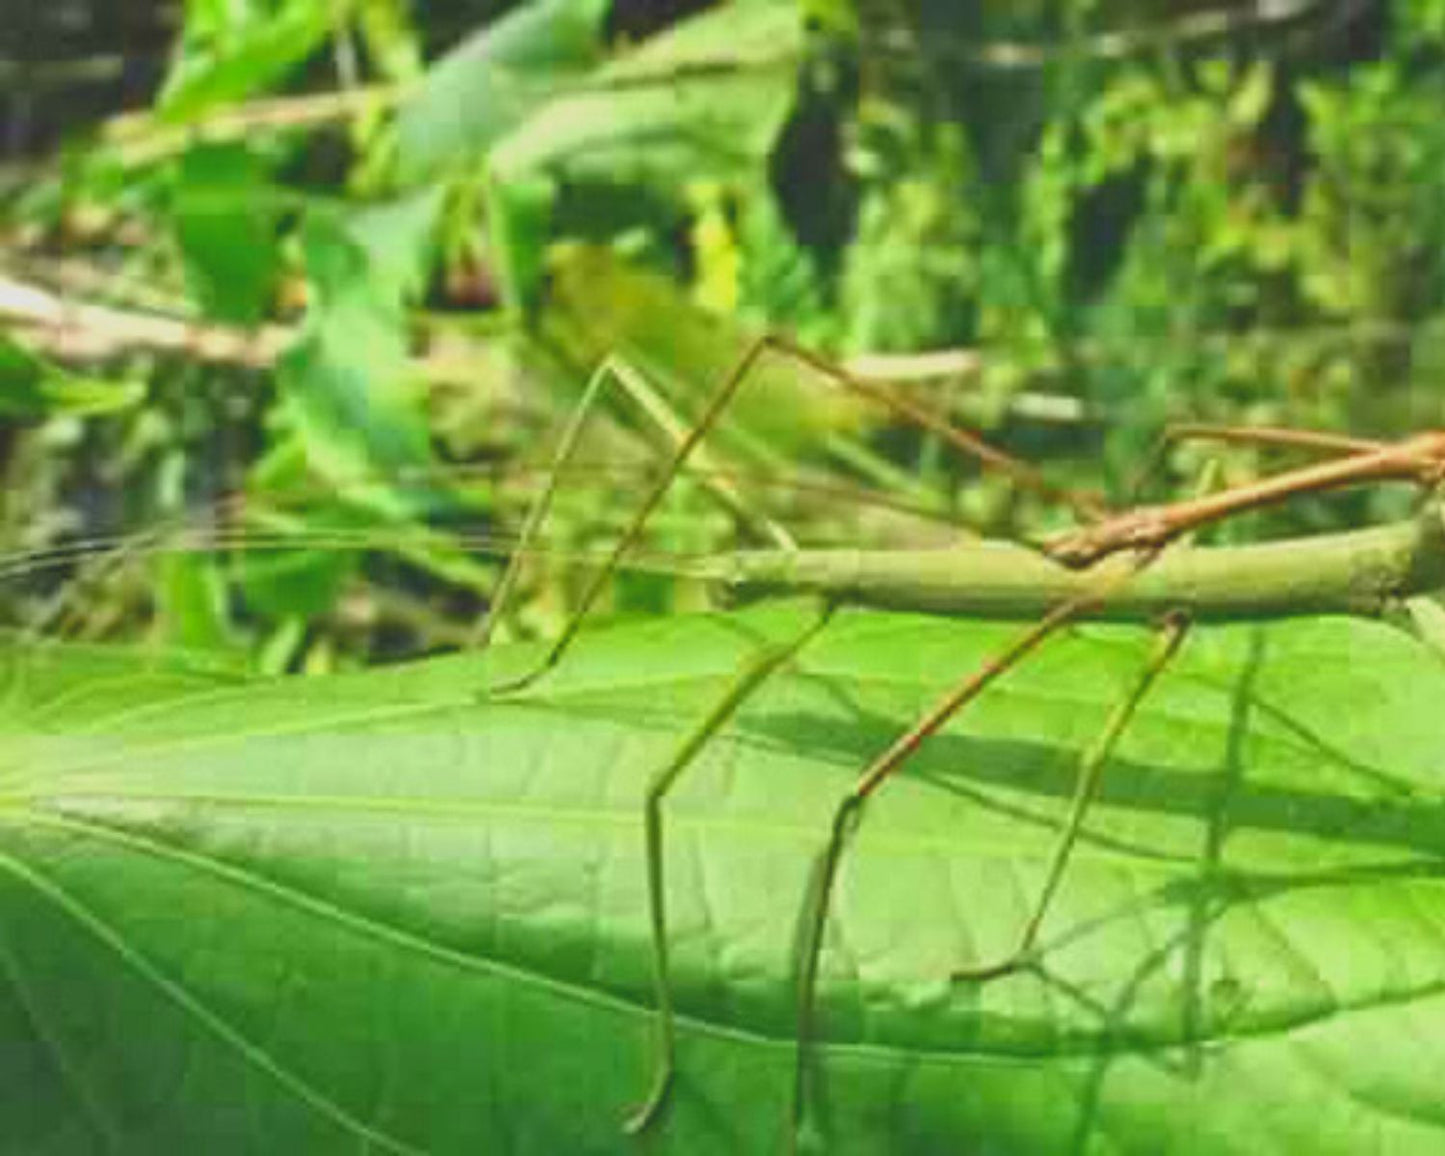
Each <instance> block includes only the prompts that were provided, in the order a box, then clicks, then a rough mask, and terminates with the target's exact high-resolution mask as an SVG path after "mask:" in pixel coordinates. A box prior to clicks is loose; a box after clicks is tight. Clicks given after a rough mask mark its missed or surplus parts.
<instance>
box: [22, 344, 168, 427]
mask: <svg viewBox="0 0 1445 1156" xmlns="http://www.w3.org/2000/svg"><path fill="white" fill-rule="evenodd" d="M144 395H145V387H144V386H143V385H141V384H140V383H139V382H118V381H104V380H100V379H97V378H90V377H81V376H78V375H76V374H73V373H68V372H66V371H65V370H64V369H62V368H61V367H60V366H58V365H55V364H54V363H52V362H50V361H47V360H46V359H45V358H42V357H37V356H36V355H35V354H33V353H31V352H30V351H29V350H27V349H25V348H23V347H22V346H20V345H17V344H16V343H15V342H13V341H11V340H10V338H9V337H7V336H6V335H5V334H3V333H0V416H3V417H5V418H8V419H10V420H12V421H17V420H18V421H35V420H37V419H40V418H46V417H53V416H55V415H57V414H70V415H72V416H74V415H80V414H100V413H113V412H114V411H116V410H121V409H129V408H132V407H134V406H136V405H139V404H140V401H141V399H142V398H143V397H144Z"/></svg>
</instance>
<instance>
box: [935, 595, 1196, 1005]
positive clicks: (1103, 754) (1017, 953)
mask: <svg viewBox="0 0 1445 1156" xmlns="http://www.w3.org/2000/svg"><path fill="white" fill-rule="evenodd" d="M1188 631H1189V620H1188V619H1187V618H1186V617H1185V616H1184V615H1182V614H1175V615H1170V616H1169V617H1167V618H1166V619H1165V621H1164V623H1163V626H1162V627H1161V629H1160V633H1159V635H1158V638H1157V640H1156V643H1155V647H1154V651H1153V653H1152V654H1151V655H1150V656H1149V661H1148V662H1147V663H1146V664H1145V666H1144V667H1143V669H1141V670H1140V672H1139V675H1138V677H1137V678H1136V679H1135V682H1134V685H1133V686H1132V687H1130V689H1129V693H1128V695H1127V696H1126V697H1125V698H1124V699H1123V700H1121V701H1120V702H1119V704H1118V705H1117V706H1116V707H1115V708H1114V710H1113V713H1112V714H1110V716H1109V719H1108V721H1107V722H1106V723H1105V724H1104V729H1103V730H1102V731H1101V732H1100V733H1099V736H1098V737H1097V738H1096V739H1095V740H1094V742H1093V743H1092V744H1091V745H1090V746H1089V747H1088V749H1087V750H1085V751H1084V754H1083V756H1082V757H1081V758H1080V759H1079V769H1078V776H1077V778H1076V780H1075V783H1074V795H1073V799H1072V801H1071V802H1070V805H1069V813H1068V817H1067V818H1066V819H1065V821H1064V828H1063V830H1062V831H1061V832H1060V834H1059V840H1058V842H1057V843H1056V844H1055V845H1054V853H1053V855H1052V856H1051V857H1050V860H1049V870H1048V874H1047V875H1046V876H1045V877H1044V885H1043V887H1042V888H1041V889H1040V891H1039V896H1038V899H1037V901H1036V902H1035V904H1034V909H1033V911H1032V913H1031V914H1030V915H1029V918H1028V920H1027V921H1026V922H1025V923H1024V926H1023V931H1022V933H1021V934H1020V935H1019V938H1018V942H1017V943H1016V944H1015V945H1014V948H1013V950H1011V951H1010V952H1008V954H1006V955H1004V956H1003V957H1002V958H1000V959H997V960H995V961H994V962H992V963H986V964H975V965H972V966H969V967H965V968H960V969H959V970H957V971H955V972H954V973H953V978H954V979H956V980H960V981H963V980H985V979H992V978H994V977H995V976H999V975H1005V974H1007V973H1008V972H1010V971H1013V970H1014V969H1015V968H1017V967H1018V966H1019V965H1020V964H1021V963H1022V962H1023V961H1024V959H1025V958H1026V957H1027V956H1028V954H1029V952H1030V951H1031V950H1032V949H1033V945H1034V940H1035V939H1036V938H1037V937H1038V933H1039V928H1040V926H1041V925H1042V924H1043V921H1044V915H1045V913H1046V912H1047V911H1048V908H1049V903H1050V902H1051V901H1052V900H1053V897H1054V894H1055V892H1056V891H1057V890H1058V886H1059V881H1060V880H1061V879H1062V878H1063V876H1064V868H1065V867H1066V866H1067V865H1068V861H1069V856H1070V854H1071V853H1072V852H1073V850H1074V846H1075V845H1076V844H1077V843H1078V840H1079V835H1080V833H1081V832H1082V830H1083V824H1084V815H1085V814H1086V813H1087V812H1088V809H1089V804H1090V803H1091V802H1092V801H1093V799H1094V794H1095V792H1096V791H1097V790H1098V786H1099V780H1100V779H1101V778H1102V777H1103V770H1104V765H1105V764H1106V763H1107V762H1108V759H1109V755H1110V753H1111V752H1112V751H1113V749H1114V746H1115V745H1116V744H1117V743H1118V741H1119V738H1120V736H1121V735H1123V733H1124V729H1125V728H1126V727H1127V726H1128V725H1129V721H1130V719H1132V718H1133V717H1134V711H1135V709H1136V708H1137V707H1138V705H1139V703H1140V702H1142V701H1143V699H1144V696H1145V695H1146V694H1148V693H1149V690H1150V688H1151V687H1153V685H1154V682H1155V680H1156V679H1157V678H1158V677H1159V675H1160V674H1161V673H1163V670H1164V668H1165V667H1166V666H1167V665H1168V664H1169V661H1170V660H1171V659H1172V658H1173V657H1174V655H1175V654H1176V653H1177V652H1178V650H1179V647H1180V645H1181V644H1182V643H1183V641H1184V636H1185V635H1186V634H1187V633H1188Z"/></svg>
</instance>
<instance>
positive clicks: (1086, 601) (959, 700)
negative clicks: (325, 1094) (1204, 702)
mask: <svg viewBox="0 0 1445 1156" xmlns="http://www.w3.org/2000/svg"><path fill="white" fill-rule="evenodd" d="M1156 553H1157V551H1149V552H1146V553H1142V554H1139V555H1137V556H1136V557H1135V559H1134V565H1132V566H1129V567H1126V568H1124V569H1122V570H1120V571H1119V572H1118V573H1117V574H1115V575H1113V576H1112V577H1111V578H1110V580H1109V581H1108V582H1102V583H1100V584H1099V586H1098V587H1097V588H1096V589H1094V590H1091V591H1089V592H1087V593H1084V594H1080V595H1078V596H1077V597H1074V598H1070V599H1067V600H1066V601H1064V602H1060V603H1059V604H1058V605H1057V606H1055V607H1054V608H1053V609H1052V610H1050V611H1049V612H1048V613H1047V614H1045V615H1044V616H1043V617H1042V618H1040V619H1039V620H1038V621H1037V622H1036V623H1034V624H1033V625H1032V626H1030V627H1029V628H1028V629H1027V630H1026V631H1024V632H1023V633H1022V634H1019V635H1018V636H1017V637H1015V638H1014V640H1013V641H1012V642H1011V643H1010V644H1009V645H1008V646H1007V647H1006V648H1005V649H1004V650H1003V651H1001V652H1000V653H999V654H997V655H995V656H994V657H992V658H990V659H989V660H988V661H987V662H986V663H984V664H983V665H982V666H980V667H978V668H977V669H975V670H973V671H971V672H970V673H969V674H968V675H967V676H965V677H964V678H963V679H962V680H960V681H959V682H958V683H957V684H956V685H955V686H954V687H953V688H952V689H950V690H949V691H948V693H946V694H945V695H943V697H942V698H940V699H939V700H938V701H937V702H935V703H934V705H933V706H932V707H930V708H929V709H928V711H927V712H926V713H925V714H924V715H923V716H922V717H921V718H919V719H918V720H917V721H916V722H915V723H914V724H913V725H912V726H911V727H909V728H908V729H907V730H906V731H904V732H903V733H902V734H901V735H899V736H898V738H896V739H895V740H894V741H893V743H892V745H891V746H889V748H888V749H887V750H886V751H884V752H883V753H882V754H881V755H879V756H878V757H877V758H876V759H874V760H873V762H872V763H870V764H869V765H868V767H867V769H865V770H864V771H863V773H862V774H861V775H860V776H859V777H858V781H857V782H856V783H855V784H854V786H853V789H852V790H851V791H850V792H849V793H848V794H847V795H846V796H845V797H844V799H843V801H842V802H841V803H840V804H839V805H838V809H837V811H836V812H834V815H833V825H832V830H831V832H830V834H829V837H828V843H827V845H826V846H825V848H824V850H823V855H822V857H821V859H820V860H819V865H818V874H817V877H816V885H815V887H814V891H813V899H812V904H811V907H810V909H809V911H808V912H807V913H806V915H805V917H804V918H805V923H804V931H803V936H802V941H801V944H800V948H799V950H800V960H799V972H798V1024H797V1036H796V1041H797V1043H796V1047H797V1051H796V1054H795V1058H794V1067H793V1096H792V1111H791V1117H790V1118H791V1122H792V1127H791V1129H790V1135H792V1136H794V1137H796V1134H797V1130H798V1126H799V1124H800V1123H801V1121H802V1116H803V1106H804V1103H805V1100H806V1096H807V1058H808V1054H807V1052H808V1045H809V1041H810V1040H811V1038H812V1034H813V1017H814V1014H815V1011H816V1007H815V1002H816V998H817V987H818V967H819V964H820V961H821V958H822V948H823V931H824V927H825V925H826V923H827V919H828V909H829V906H830V901H831V899H832V891H833V883H834V880H835V879H836V877H837V874H838V864H839V863H840V862H841V860H842V857H843V849H844V846H845V844H846V843H847V841H848V839H849V838H850V837H851V836H852V834H853V832H854V831H855V830H856V829H857V826H858V823H859V821H860V820H861V818H862V810H863V805H864V803H866V802H867V800H868V797H869V796H870V795H872V794H873V792H874V791H876V790H877V789H878V788H879V787H881V786H882V785H883V783H884V782H886V781H887V779H888V778H889V777H890V776H891V775H892V774H893V773H894V772H895V771H896V770H898V768H899V767H901V766H902V765H903V764H904V763H905V762H907V761H908V759H909V758H910V757H911V756H912V755H913V754H914V752H915V751H917V750H918V748H919V747H920V746H922V745H923V743H924V741H925V740H927V739H928V737H929V736H930V735H932V734H933V733H934V732H935V731H937V730H938V729H939V728H940V727H942V726H943V725H944V724H945V723H946V722H948V720H949V719H950V718H952V717H953V716H954V715H955V714H957V713H958V712H959V711H960V710H962V709H963V707H965V706H966V705H967V704H968V703H969V702H971V701H972V700H973V699H975V698H977V697H978V696H979V694H981V693H982V692H983V691H984V690H985V689H986V688H987V687H988V686H989V685H990V684H991V683H993V682H994V681H995V680H996V679H997V678H999V676H1000V675H1002V674H1004V673H1005V672H1006V671H1007V670H1009V669H1010V668H1011V667H1012V666H1014V665H1015V664H1016V663H1017V662H1018V661H1019V660H1020V659H1022V658H1024V657H1025V656H1026V655H1028V654H1029V653H1030V652H1031V651H1033V650H1034V649H1036V648H1037V647H1038V646H1039V645H1040V644H1041V643H1042V642H1043V641H1044V640H1045V639H1046V638H1048V637H1049V635H1051V634H1053V633H1054V631H1056V630H1058V629H1059V628H1060V627H1061V626H1064V625H1067V624H1068V623H1069V622H1070V621H1072V620H1073V619H1074V618H1075V617H1077V616H1078V615H1079V614H1080V613H1082V612H1084V611H1086V610H1088V609H1090V608H1091V607H1092V606H1094V605H1096V604H1097V603H1098V602H1099V601H1100V600H1101V599H1104V598H1107V597H1108V595H1109V593H1110V592H1112V591H1113V590H1114V589H1116V588H1117V587H1119V586H1122V585H1123V584H1124V583H1126V582H1127V581H1128V580H1130V579H1131V578H1132V577H1133V576H1134V575H1135V574H1136V573H1137V572H1138V571H1139V570H1140V569H1141V568H1142V567H1144V566H1146V565H1148V563H1149V562H1151V561H1152V560H1153V558H1154V556H1155V554H1156Z"/></svg>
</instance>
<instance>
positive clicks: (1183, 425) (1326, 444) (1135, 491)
mask: <svg viewBox="0 0 1445 1156" xmlns="http://www.w3.org/2000/svg"><path fill="white" fill-rule="evenodd" d="M1188 441H1213V442H1224V443H1226V444H1228V445H1244V446H1266V447H1275V448H1280V449H1301V450H1314V451H1316V452H1319V453H1325V454H1345V455H1348V454H1364V453H1369V452H1371V451H1372V450H1378V449H1383V448H1384V447H1385V446H1386V445H1387V444H1388V443H1386V442H1382V441H1376V440H1374V439H1372V438H1356V437H1349V436H1348V435H1346V434H1335V433H1325V432H1322V431H1320V430H1299V429H1287V428H1283V427H1279V426H1253V427H1251V426H1231V425H1219V424H1216V423H1213V422H1176V423H1174V424H1173V425H1169V426H1166V427H1165V428H1164V432H1163V433H1161V434H1160V435H1159V436H1158V437H1157V438H1156V439H1155V441H1154V444H1153V445H1152V446H1150V447H1149V452H1148V453H1147V454H1146V455H1145V456H1144V464H1143V466H1142V467H1140V469H1139V470H1138V472H1137V473H1136V474H1135V475H1134V479H1133V481H1132V482H1131V483H1130V485H1129V494H1130V495H1131V497H1132V498H1133V499H1134V500H1137V499H1138V496H1139V495H1140V494H1141V493H1142V492H1143V488H1144V483H1145V482H1146V481H1147V480H1148V479H1149V478H1150V477H1151V476H1153V474H1154V473H1155V472H1156V471H1157V470H1158V469H1159V467H1160V466H1161V465H1162V464H1163V463H1164V459H1165V457H1166V456H1167V455H1168V453H1169V451H1170V450H1171V449H1173V448H1174V447H1175V446H1177V445H1179V444H1180V443H1181V442H1188Z"/></svg>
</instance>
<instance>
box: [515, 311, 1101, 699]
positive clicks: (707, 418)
mask: <svg viewBox="0 0 1445 1156" xmlns="http://www.w3.org/2000/svg"><path fill="white" fill-rule="evenodd" d="M769 352H780V353H784V354H787V355H789V356H791V357H793V358H795V359H796V360H799V361H802V362H803V363H804V364H805V365H809V366H811V367H813V368H814V369H816V370H818V371H819V372H820V373H821V374H823V375H824V377H825V378H826V379H827V380H829V381H832V382H833V383H834V384H836V385H839V386H840V387H843V388H846V389H850V390H852V391H853V392H855V393H857V394H859V395H860V396H863V397H867V398H871V399H872V400H874V401H876V402H878V403H879V404H881V405H884V406H886V407H888V408H889V409H892V410H894V411H895V412H897V413H900V414H903V415H904V416H906V417H908V418H910V419H911V420H913V421H915V422H917V423H918V424H919V425H921V426H923V427H925V428H927V429H929V430H931V431H933V432H935V433H937V434H938V435H939V436H941V437H943V438H945V439H946V440H947V441H948V442H949V443H950V444H951V445H953V446H955V447H956V448H958V449H960V450H962V451H963V452H964V453H967V454H970V455H972V456H973V457H975V458H977V459H978V460H980V461H982V462H984V463H985V464H987V465H989V466H991V467H993V468H996V469H998V470H1001V471H1003V472H1004V473H1006V474H1007V475H1008V476H1010V477H1012V478H1014V479H1015V480H1016V481H1018V482H1019V483H1020V484H1021V485H1025V486H1028V487H1030V488H1032V489H1035V490H1037V491H1039V492H1040V493H1043V494H1045V495H1047V496H1050V497H1061V498H1064V499H1065V500H1070V499H1069V495H1066V494H1063V493H1062V492H1061V491H1059V490H1057V489H1056V488H1055V487H1053V486H1052V485H1050V484H1049V482H1048V481H1047V480H1046V479H1044V478H1043V477H1042V475H1040V474H1039V473H1038V472H1037V471H1035V470H1034V469H1033V468H1032V467H1030V466H1028V465H1027V464H1025V463H1024V462H1021V461H1019V460H1017V459H1015V458H1013V457H1011V456H1009V455H1008V454H1005V453H1003V452H1002V451H1000V450H997V449H994V448H993V447H992V446H990V445H988V444H987V443H986V442H984V441H982V440H981V439H979V438H977V437H974V436H973V435H972V434H969V433H967V432H965V431H963V430H960V429H957V428H956V427H954V426H953V425H951V424H950V423H948V422H947V421H945V420H943V419H942V418H939V417H937V416H936V415H934V414H931V413H929V412H928V411H927V410H926V409H923V408H921V407H919V406H916V405H914V404H913V403H912V402H909V401H906V400H905V399H903V398H899V397H896V396H894V395H892V394H891V393H889V392H888V391H887V390H882V389H878V388H876V387H874V386H871V385H869V384H867V383H866V382H860V381H857V380H855V379H854V378H852V377H851V376H849V375H848V374H847V373H845V372H844V371H843V370H842V369H840V368H839V367H838V366H836V365H834V364H832V363H831V362H829V361H828V360H827V359H826V358H823V357H820V356H819V355H818V354H816V353H813V352H812V351H811V350H808V349H804V348H803V347H802V346H800V345H797V344H795V343H794V342H792V341H790V340H788V339H787V338H784V337H780V336H777V335H775V334H764V335H762V336H760V337H758V338H757V339H756V340H754V341H753V342H752V343H751V344H750V345H749V346H748V348H747V349H746V350H745V351H744V352H743V354H742V356H741V357H739V358H738V359H737V361H736V362H734V363H733V366H732V368H731V369H730V370H729V371H728V373H727V376H726V377H725V378H724V379H723V381H722V383H721V384H720V385H719V386H718V388H717V390H716V391H715V392H714V393H713V395H712V397H711V398H710V399H709V401H708V403H707V405H706V406H705V407H704V408H703V411H702V413H701V414H700V415H699V417H698V419H697V422H696V423H695V424H694V425H693V427H692V429H690V430H689V431H688V432H687V434H686V435H685V436H684V437H683V438H682V440H681V441H680V442H678V443H677V446H676V448H675V450H674V451H673V455H672V458H671V460H670V461H669V462H668V464H667V467H666V469H664V471H663V473H662V475H661V477H660V478H659V479H658V481H657V482H656V483H655V484H654V485H653V487H652V488H651V489H650V490H649V491H648V492H647V494H646V495H645V496H644V497H643V500H642V502H641V503H640V504H639V506H638V508H637V510H636V511H635V512H634V513H633V516H632V520H631V521H630V522H628V524H627V526H626V527H625V528H624V529H623V532H622V534H621V536H620V537H619V538H618V540H617V541H616V543H614V544H613V547H612V549H611V550H610V551H609V552H608V554H607V556H606V558H605V559H604V560H603V562H602V564H601V566H599V567H598V569H597V570H596V571H594V573H593V574H592V577H591V578H590V579H589V581H588V583H587V585H586V586H585V587H583V591H582V595H581V598H580V599H579V600H578V603H577V608H576V610H574V611H573V613H572V617H571V618H570V619H569V620H568V621H567V624H566V626H564V627H563V629H562V631H561V633H560V634H558V636H557V637H556V639H554V640H553V642H552V645H551V646H550V647H548V649H547V650H546V652H545V653H544V654H543V655H542V657H541V659H540V660H539V661H538V662H537V664H536V665H535V666H534V667H533V668H532V669H531V670H529V671H526V672H524V673H523V674H521V675H520V676H518V677H516V678H513V679H509V680H507V681H505V682H503V683H501V684H499V685H497V686H494V687H492V688H490V690H489V693H490V694H493V695H497V694H507V693H511V692H514V691H517V690H521V689H522V688H524V687H526V686H528V685H530V684H531V683H533V682H535V681H536V680H537V679H538V678H540V677H541V676H542V675H543V674H545V673H546V672H547V671H549V670H551V669H552V667H553V666H555V665H556V664H557V662H558V660H559V659H561V657H562V655H563V654H564V653H565V652H566V650H567V648H568V647H569V646H571V644H572V640H573V639H574V638H575V637H576V635H577V632H578V631H579V630H580V629H581V627H582V623H583V621H584V620H585V619H586V617H587V614H588V613H589V612H590V611H591V609H592V607H593V605H594V604H595V603H596V601H597V599H598V597H599V596H600V595H601V593H602V590H603V588H604V587H605V585H606V584H607V581H608V580H609V578H610V577H611V575H612V573H613V571H615V570H616V568H617V566H618V564H619V563H620V562H621V561H622V559H623V558H624V557H625V556H626V554H627V553H628V551H629V550H631V549H632V548H633V546H634V545H636V543H637V540H638V539H639V538H640V537H641V535H642V531H643V530H644V528H645V527H646V525H647V522H648V519H649V518H650V517H651V516H652V513H653V511H654V510H655V509H656V508H657V506H658V504H659V503H660V502H661V501H662V499H663V496H664V495H665V494H666V493H667V490H668V487H670V486H671V485H672V480H673V478H675V477H676V476H677V474H678V472H679V471H680V470H681V469H682V467H683V466H684V465H686V463H687V461H688V459H689V458H690V457H691V456H692V454H693V451H694V450H695V449H696V448H697V446H698V444H699V443H700V442H701V441H702V440H703V438H705V437H706V436H707V434H708V433H709V432H710V431H711V430H712V429H713V427H714V426H716V425H717V423H718V421H719V419H720V418H721V417H722V415H723V413H724V411H726V409H727V407H728V405H729V404H730V403H731V402H732V400H733V398H734V396H736V394H737V392H738V390H739V389H740V388H741V387H742V384H743V382H744V381H745V380H746V379H747V376H748V374H749V372H750V371H751V370H752V368H753V366H754V365H756V364H757V363H758V361H759V360H761V359H762V357H763V356H764V355H765V354H767V353H769ZM549 500H550V498H549ZM1071 505H1073V506H1074V507H1075V508H1076V509H1079V508H1081V507H1082V508H1083V509H1084V510H1085V511H1087V513H1088V515H1089V516H1090V517H1095V516H1097V513H1098V511H1097V509H1096V508H1095V507H1093V506H1092V505H1090V504H1089V503H1088V502H1085V501H1083V500H1081V499H1079V498H1077V497H1074V498H1072V500H1071Z"/></svg>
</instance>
